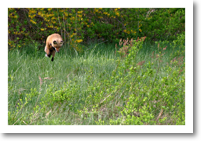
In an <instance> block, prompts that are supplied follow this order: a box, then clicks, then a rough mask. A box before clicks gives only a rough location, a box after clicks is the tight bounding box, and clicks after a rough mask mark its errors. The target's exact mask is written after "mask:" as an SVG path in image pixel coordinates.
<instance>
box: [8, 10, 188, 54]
mask: <svg viewBox="0 0 201 141" xmlns="http://www.w3.org/2000/svg"><path fill="white" fill-rule="evenodd" d="M184 31H185V9H183V8H158V9H157V8H93V9H92V8H65V9H58V8H26V9H25V8H8V33H9V34H8V45H9V48H20V47H26V45H27V44H30V43H31V42H33V41H36V42H39V43H40V44H41V45H39V47H40V46H44V43H45V40H46V37H47V36H48V35H49V34H52V33H54V32H57V33H60V34H61V35H62V37H63V38H64V41H65V42H66V43H67V44H68V47H70V48H73V49H75V50H76V51H78V52H79V51H82V50H83V47H82V46H78V44H79V43H81V42H83V43H89V42H90V41H94V40H98V41H99V42H102V41H108V42H118V40H119V39H120V38H124V39H125V38H127V37H128V38H129V39H131V38H133V37H134V38H136V37H143V36H146V37H147V40H153V41H159V40H174V39H176V36H177V34H180V33H182V32H184ZM67 44H66V45H67Z"/></svg>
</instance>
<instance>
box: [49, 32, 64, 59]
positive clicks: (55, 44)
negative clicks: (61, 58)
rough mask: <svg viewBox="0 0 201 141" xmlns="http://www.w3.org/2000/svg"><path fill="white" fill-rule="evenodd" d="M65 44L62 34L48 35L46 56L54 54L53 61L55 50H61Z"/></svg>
mask: <svg viewBox="0 0 201 141" xmlns="http://www.w3.org/2000/svg"><path fill="white" fill-rule="evenodd" d="M62 45H63V39H62V37H61V35H59V34H57V33H54V34H51V35H49V36H48V37H47V40H46V46H45V52H46V56H48V57H50V56H51V55H52V59H51V60H52V61H53V60H54V56H55V52H59V50H60V47H61V46H62Z"/></svg>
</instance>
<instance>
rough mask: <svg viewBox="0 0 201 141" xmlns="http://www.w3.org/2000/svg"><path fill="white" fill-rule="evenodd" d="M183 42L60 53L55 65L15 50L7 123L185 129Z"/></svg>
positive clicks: (141, 43) (11, 55) (10, 69)
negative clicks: (74, 53) (69, 53)
mask: <svg viewBox="0 0 201 141" xmlns="http://www.w3.org/2000/svg"><path fill="white" fill-rule="evenodd" d="M184 41H185V40H184V35H181V36H179V37H178V39H177V40H175V41H174V42H173V43H169V42H157V43H156V44H155V45H151V44H148V43H146V42H144V38H141V39H138V40H124V41H123V43H122V44H120V45H121V46H120V47H117V45H116V49H115V50H116V51H115V50H114V47H113V45H111V46H110V45H105V44H100V45H99V46H98V47H96V48H95V47H94V48H92V49H89V50H88V51H86V52H84V53H83V54H80V55H79V54H78V55H72V54H71V55H66V54H64V53H61V54H57V55H56V57H55V61H54V62H51V61H50V60H49V59H48V58H45V57H44V53H43V52H40V51H39V52H37V53H36V54H32V55H27V54H26V53H24V52H23V51H19V50H15V51H10V52H9V57H8V59H9V66H8V72H9V73H8V74H9V76H8V89H9V90H8V92H9V98H8V109H9V111H8V123H9V125H13V124H14V125H23V124H29V125H54V124H57V125H120V124H121V125H148V124H149V125H161V124H171V125H175V124H179V125H183V124H185V89H184V88H185V63H184V62H185V60H184V58H185V57H184V50H185V49H184V48H185V46H184ZM122 45H123V47H122ZM110 48H111V49H110ZM63 52H66V51H63ZM42 54H43V56H42ZM14 60H17V63H16V61H14Z"/></svg>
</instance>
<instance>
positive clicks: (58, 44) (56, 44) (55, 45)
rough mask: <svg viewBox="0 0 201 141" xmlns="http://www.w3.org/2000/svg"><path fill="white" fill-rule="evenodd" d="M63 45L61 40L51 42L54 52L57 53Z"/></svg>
mask: <svg viewBox="0 0 201 141" xmlns="http://www.w3.org/2000/svg"><path fill="white" fill-rule="evenodd" d="M62 45H63V40H62V39H57V40H54V41H53V42H52V47H53V48H54V49H55V50H56V52H59V50H60V47H61V46H62Z"/></svg>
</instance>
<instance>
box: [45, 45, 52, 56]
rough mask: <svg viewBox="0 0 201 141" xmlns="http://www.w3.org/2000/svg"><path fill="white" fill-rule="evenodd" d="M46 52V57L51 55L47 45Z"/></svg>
mask: <svg viewBox="0 0 201 141" xmlns="http://www.w3.org/2000/svg"><path fill="white" fill-rule="evenodd" d="M45 52H46V54H45V56H46V57H50V56H51V53H50V50H49V49H48V48H47V47H45Z"/></svg>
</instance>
